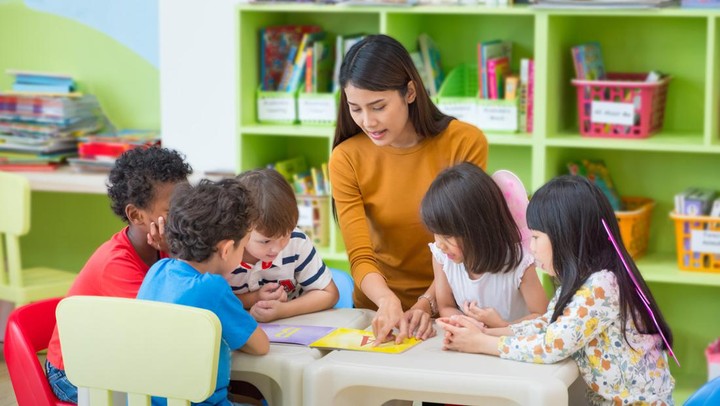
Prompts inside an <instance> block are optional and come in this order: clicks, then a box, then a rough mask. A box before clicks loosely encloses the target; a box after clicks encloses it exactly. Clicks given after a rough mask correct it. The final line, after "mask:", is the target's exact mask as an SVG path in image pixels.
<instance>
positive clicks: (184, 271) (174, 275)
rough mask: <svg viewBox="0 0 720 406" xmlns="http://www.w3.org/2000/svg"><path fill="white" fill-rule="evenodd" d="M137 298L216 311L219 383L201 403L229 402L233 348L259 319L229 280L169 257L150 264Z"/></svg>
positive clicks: (161, 401) (156, 400) (157, 401)
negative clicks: (246, 305) (229, 283)
mask: <svg viewBox="0 0 720 406" xmlns="http://www.w3.org/2000/svg"><path fill="white" fill-rule="evenodd" d="M137 298H138V299H145V300H154V301H157V302H166V303H176V304H181V305H186V306H193V307H199V308H202V309H207V310H210V311H212V312H213V313H215V314H216V315H217V317H218V319H220V324H221V325H222V340H220V357H219V360H218V375H217V385H216V387H215V393H213V394H212V395H211V396H210V397H209V398H208V399H206V400H205V401H204V402H202V403H199V405H230V402H229V401H228V390H227V388H228V385H229V384H230V356H231V355H230V351H232V350H237V349H239V348H240V347H242V346H243V345H245V343H246V342H247V340H248V339H249V338H250V335H251V334H252V333H253V332H254V331H255V328H256V327H257V322H256V321H255V319H253V318H252V316H250V314H249V313H248V312H247V311H245V309H244V308H243V304H242V302H241V301H240V299H238V298H237V296H235V295H234V294H233V292H232V289H230V285H228V283H227V281H225V279H224V278H223V277H222V276H220V275H214V274H208V273H200V272H198V271H197V270H196V269H195V268H193V267H192V266H190V265H189V264H187V263H186V262H183V261H180V260H177V259H170V258H166V259H162V260H160V261H158V262H156V263H155V265H153V266H152V267H151V268H150V270H149V271H148V273H147V276H145V279H144V280H143V283H142V286H140V290H139V291H138V294H137ZM168 338H172V337H168ZM165 404H166V400H165V399H159V398H153V405H165ZM193 404H194V405H195V404H197V403H193Z"/></svg>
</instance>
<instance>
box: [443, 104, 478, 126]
mask: <svg viewBox="0 0 720 406" xmlns="http://www.w3.org/2000/svg"><path fill="white" fill-rule="evenodd" d="M437 107H438V109H440V111H442V112H443V113H445V114H447V115H448V116H453V117H455V118H457V119H458V120H462V121H466V122H468V123H472V124H475V125H478V122H477V105H476V104H475V103H438V105H437Z"/></svg>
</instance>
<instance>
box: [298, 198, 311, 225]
mask: <svg viewBox="0 0 720 406" xmlns="http://www.w3.org/2000/svg"><path fill="white" fill-rule="evenodd" d="M298 211H299V212H300V216H299V217H298V226H300V227H312V226H313V207H312V206H306V205H304V204H302V205H301V204H298Z"/></svg>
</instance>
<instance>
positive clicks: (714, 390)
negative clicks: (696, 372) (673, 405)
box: [683, 377, 720, 406]
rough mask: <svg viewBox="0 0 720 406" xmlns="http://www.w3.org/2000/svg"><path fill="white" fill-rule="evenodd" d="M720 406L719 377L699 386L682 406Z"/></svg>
mask: <svg viewBox="0 0 720 406" xmlns="http://www.w3.org/2000/svg"><path fill="white" fill-rule="evenodd" d="M711 405H720V377H718V378H715V379H713V380H712V381H710V382H708V383H706V384H705V385H703V386H701V387H700V389H698V390H697V391H696V392H695V393H693V394H692V396H690V398H689V399H688V400H686V401H685V403H684V404H683V406H711Z"/></svg>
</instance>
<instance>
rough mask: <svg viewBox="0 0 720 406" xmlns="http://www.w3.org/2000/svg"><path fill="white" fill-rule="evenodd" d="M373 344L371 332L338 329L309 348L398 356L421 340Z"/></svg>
mask: <svg viewBox="0 0 720 406" xmlns="http://www.w3.org/2000/svg"><path fill="white" fill-rule="evenodd" d="M374 342H375V335H374V334H373V332H372V331H367V330H359V329H354V328H344V327H340V328H337V329H335V330H334V331H332V332H331V333H330V334H328V335H326V336H324V337H322V338H320V339H319V340H317V341H315V342H313V343H311V344H310V347H314V348H324V349H331V350H353V351H368V352H383V353H387V354H399V353H401V352H404V351H405V350H407V349H409V348H411V347H414V346H415V345H417V344H419V343H420V342H421V340H418V339H417V338H414V337H413V338H406V339H405V340H403V342H402V343H400V344H395V342H394V341H388V342H385V343H382V344H380V345H378V346H373V343H374Z"/></svg>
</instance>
